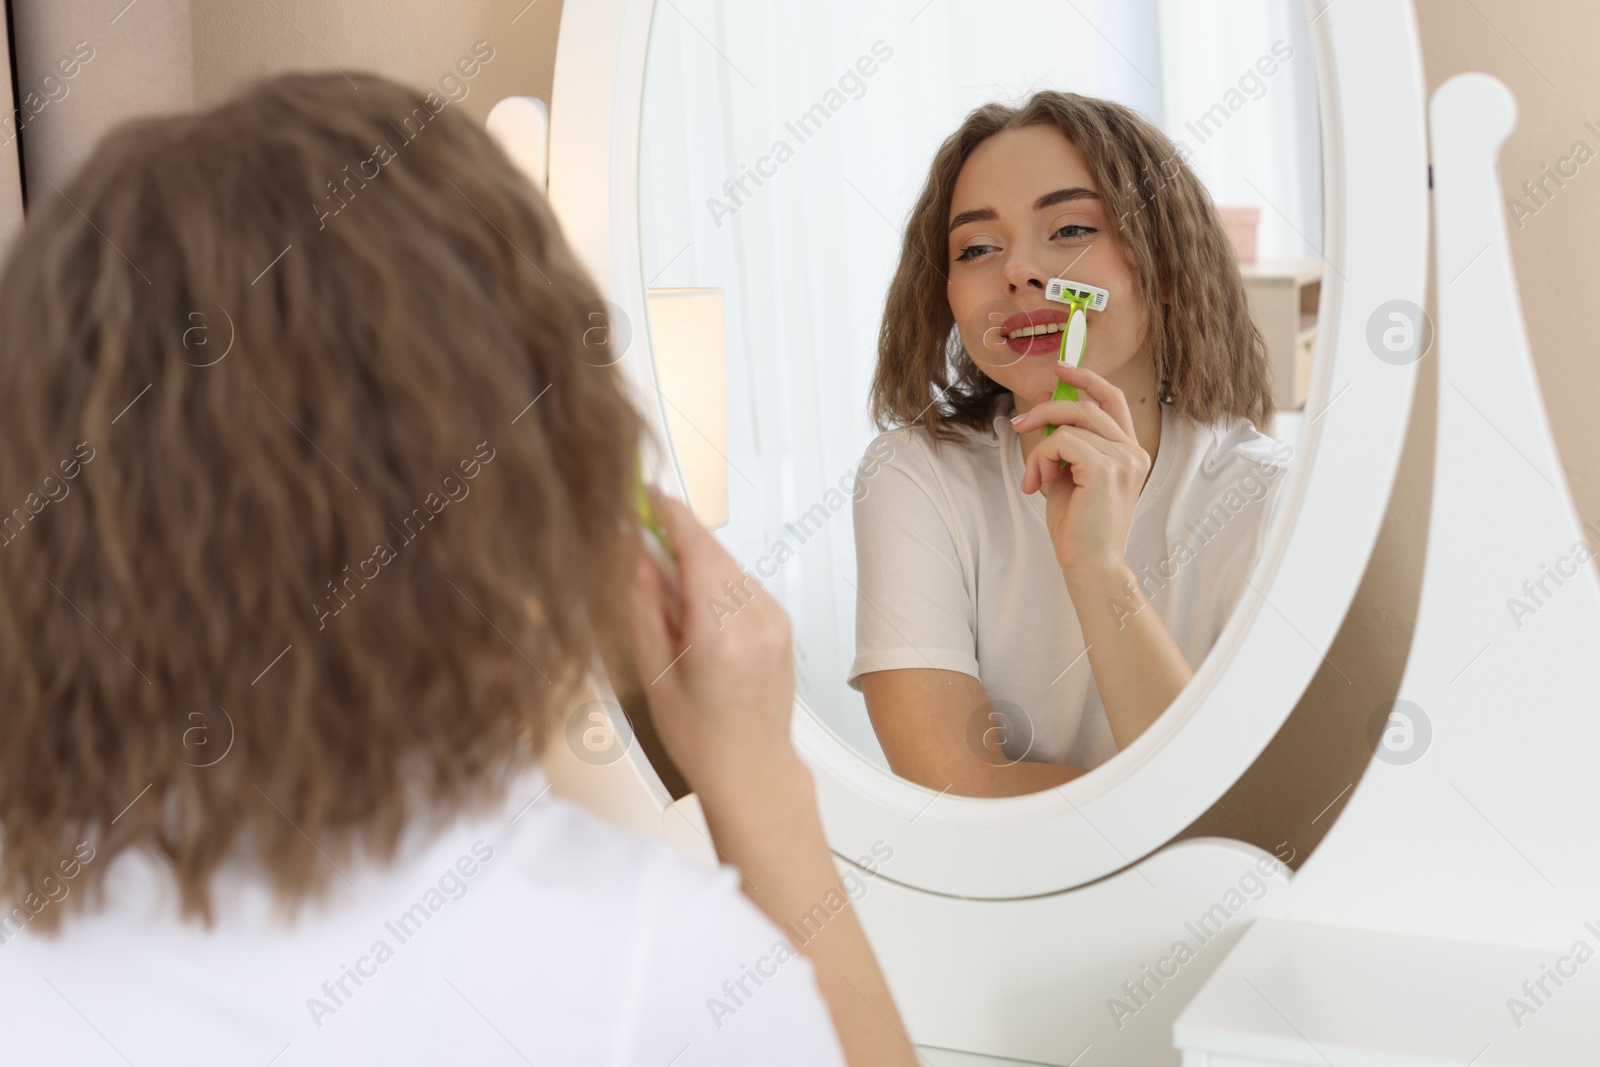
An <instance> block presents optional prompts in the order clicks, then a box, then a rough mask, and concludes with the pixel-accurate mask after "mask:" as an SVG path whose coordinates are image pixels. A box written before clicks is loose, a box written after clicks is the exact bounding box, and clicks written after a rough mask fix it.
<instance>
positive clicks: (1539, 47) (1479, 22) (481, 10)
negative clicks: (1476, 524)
mask: <svg viewBox="0 0 1600 1067" xmlns="http://www.w3.org/2000/svg"><path fill="white" fill-rule="evenodd" d="M193 6H194V49H195V81H196V91H197V94H198V97H199V100H200V103H201V104H202V105H204V104H207V103H210V102H212V101H214V100H216V99H218V98H220V97H221V96H223V95H224V94H226V93H227V92H228V91H229V90H230V89H232V88H233V86H235V85H236V84H238V83H239V82H241V81H244V80H248V79H250V78H253V77H256V76H259V75H263V74H267V73H271V72H274V71H278V70H282V69H288V68H295V67H312V68H323V69H325V68H327V67H328V66H330V65H337V66H340V67H345V68H364V69H370V70H375V71H378V72H380V73H385V74H389V75H391V76H394V77H398V78H400V79H402V80H405V81H409V82H411V83H413V84H415V85H417V86H419V87H423V86H429V85H432V84H435V83H436V81H437V79H438V77H439V76H440V75H441V74H442V73H444V72H445V71H446V69H447V68H448V67H449V66H450V65H451V64H452V63H453V62H454V61H455V59H456V58H457V57H458V56H460V55H462V54H464V53H465V52H466V51H467V50H468V49H469V48H470V47H471V45H472V43H473V42H474V41H477V40H484V41H487V42H489V43H490V44H491V45H492V46H493V47H494V48H495V52H496V58H495V59H494V61H493V62H492V63H491V64H490V65H489V66H488V67H486V68H485V70H484V72H483V73H482V74H481V75H480V76H479V77H478V78H477V79H476V81H475V84H474V87H473V91H472V93H471V95H470V96H468V97H467V99H466V100H465V101H464V105H465V106H466V107H467V108H468V109H469V111H471V113H472V114H474V115H476V116H477V117H478V118H480V119H481V118H482V117H483V116H484V115H485V114H487V111H488V108H489V106H490V105H491V104H492V103H493V102H494V101H496V100H498V99H499V98H500V97H502V96H506V95H512V94H522V95H531V96H537V97H540V98H541V99H545V100H548V99H549V91H550V84H551V74H552V70H553V66H554V56H555V38H556V28H557V25H558V23H559V21H560V3H559V0H539V2H537V3H535V4H534V5H533V6H532V7H531V8H528V9H527V10H526V11H524V10H523V2H522V0H460V2H456V3H451V4H448V5H444V4H439V5H435V4H431V3H426V2H423V0H404V2H400V0H394V2H388V3H379V2H375V0H336V2H329V0H275V4H255V3H252V4H241V3H239V2H238V0H193ZM280 12H281V14H280ZM519 12H522V13H521V14H520V17H519ZM1417 17H1418V22H1419V24H1420V27H1421V32H1422V41H1423V53H1424V62H1425V64H1426V67H1427V79H1428V88H1429V91H1430V92H1431V91H1432V90H1433V89H1434V88H1435V87H1437V86H1438V85H1439V84H1440V83H1441V82H1442V81H1444V80H1445V79H1447V78H1448V77H1450V76H1451V75H1453V74H1456V73H1459V72H1461V71H1465V70H1481V71H1487V72H1489V73H1491V74H1494V75H1496V76H1497V77H1499V78H1501V79H1502V80H1503V81H1505V82H1506V84H1508V85H1509V86H1510V87H1511V89H1512V91H1513V92H1515V93H1516V95H1517V98H1518V101H1519V102H1520V105H1521V110H1522V115H1521V123H1520V125H1519V127H1518V128H1517V130H1516V132H1515V133H1514V134H1513V135H1512V137H1511V139H1510V141H1509V142H1508V144H1507V146H1506V149H1505V153H1504V155H1503V157H1502V160H1501V173H1502V175H1503V176H1504V179H1505V183H1506V185H1507V187H1508V192H1509V191H1515V190H1517V189H1518V188H1519V187H1520V186H1521V184H1522V182H1523V181H1524V180H1527V179H1531V178H1535V177H1538V176H1539V175H1540V167H1541V165H1542V164H1546V163H1548V164H1551V165H1552V166H1553V165H1554V164H1555V162H1556V160H1557V159H1559V158H1561V157H1563V156H1566V155H1568V154H1569V153H1570V152H1571V150H1572V148H1573V144H1574V142H1575V141H1578V140H1583V141H1585V142H1587V143H1588V145H1589V147H1590V148H1592V149H1594V150H1595V151H1597V152H1600V134H1597V133H1596V132H1594V131H1591V130H1586V129H1585V128H1584V126H1583V123H1584V121H1585V120H1591V119H1592V120H1594V121H1595V124H1596V127H1597V128H1600V66H1596V65H1595V64H1594V63H1593V61H1592V59H1590V58H1588V57H1587V56H1586V55H1585V49H1586V48H1588V47H1589V46H1590V45H1591V43H1592V42H1594V41H1596V40H1600V5H1596V4H1594V3H1593V0H1541V3H1540V5H1539V7H1538V10H1537V12H1536V13H1535V12H1534V11H1533V10H1532V9H1530V8H1529V7H1528V6H1527V5H1526V4H1521V3H1514V2H1512V0H1473V2H1472V3H1469V4H1463V3H1461V2H1460V0H1418V3H1417ZM513 18H516V21H515V22H513V21H512V20H513ZM1585 102H1588V103H1590V104H1591V105H1592V106H1591V107H1590V108H1589V109H1588V110H1586V109H1585V107H1584V104H1585ZM1530 206H1536V205H1533V204H1532V203H1531V202H1530ZM1597 237H1600V161H1596V162H1595V163H1592V164H1590V165H1589V166H1587V167H1585V168H1583V169H1582V170H1581V171H1580V172H1579V173H1578V175H1577V177H1575V178H1574V179H1572V180H1571V181H1569V182H1568V183H1567V185H1566V187H1565V188H1562V189H1560V190H1558V191H1557V192H1556V193H1555V195H1554V196H1553V197H1551V198H1550V199H1549V203H1548V204H1547V205H1545V206H1542V207H1540V209H1539V211H1538V213H1537V214H1536V215H1534V216H1533V217H1531V218H1525V219H1523V220H1522V224H1521V226H1520V227H1517V226H1513V229H1512V235H1511V244H1512V252H1513V254H1514V256H1515V259H1516V269H1517V274H1518V277H1519V279H1520V282H1521V284H1520V288H1521V294H1522V301H1523V311H1524V315H1525V317H1526V320H1527V323H1528V331H1529V340H1530V341H1531V343H1532V346H1533V352H1534V360H1535V364H1536V369H1537V372H1538V375H1539V379H1540V381H1541V382H1542V383H1543V385H1544V389H1545V395H1546V404H1547V407H1548V410H1549V415H1550V421H1551V424H1552V426H1553V428H1554V431H1555V437H1556V444H1557V447H1558V448H1559V450H1560V452H1561V455H1562V459H1563V461H1564V466H1565V469H1566V473H1567V478H1568V481H1569V483H1570V485H1571V488H1572V493H1573V497H1574V498H1575V501H1576V504H1577V508H1578V511H1579V514H1580V516H1581V517H1582V518H1583V519H1585V520H1589V519H1595V518H1600V464H1596V463H1594V462H1593V459H1594V456H1595V453H1596V451H1597V450H1600V420H1595V419H1594V418H1593V417H1591V416H1589V415H1588V413H1587V412H1585V411H1584V410H1583V405H1584V404H1585V403H1588V402H1589V401H1590V400H1591V399H1592V398H1595V397H1600V359H1595V358H1593V357H1592V355H1591V348H1590V345H1592V343H1593V342H1592V339H1591V335H1590V330H1589V328H1588V327H1586V326H1585V323H1586V322H1588V320H1589V313H1590V311H1591V308H1592V306H1593V304H1594V303H1595V300H1596V297H1597V296H1600V254H1597V251H1596V247H1597V241H1596V238H1597ZM1430 290H1431V286H1430ZM1430 305H1431V299H1430ZM1431 310H1432V309H1431V306H1430V311H1431ZM1437 395H1438V376H1437V360H1436V358H1431V357H1430V358H1428V359H1425V360H1424V361H1423V363H1422V365H1421V374H1420V378H1419V387H1418V390H1417V398H1416V407H1415V410H1414V413H1413V418H1412V423H1411V426H1410V429H1409V433H1408V436H1407V442H1406V453H1405V460H1404V463H1403V465H1402V467H1401V470H1400V473H1399V478H1398V480H1397V482H1396V485H1395V489H1394V496H1393V499H1392V501H1391V504H1390V507H1389V512H1388V515H1387V517H1386V519H1385V521H1384V525H1383V529H1382V532H1381V534H1380V536H1379V541H1378V545H1377V549H1376V551H1375V553H1374V555H1373V559H1372V563H1371V565H1370V567H1369V568H1368V570H1367V574H1366V576H1365V578H1364V579H1363V582H1362V585H1361V587H1360V590H1359V591H1358V593H1357V595H1356V599H1355V604H1354V606H1353V607H1352V609H1351V613H1350V615H1349V617H1348V618H1347V619H1346V621H1345V624H1344V626H1343V628H1342V629H1341V630H1340V632H1339V634H1338V637H1337V638H1336V639H1335V641H1334V643H1333V645H1332V647H1331V648H1329V649H1327V650H1326V656H1325V659H1326V662H1325V664H1324V666H1323V667H1322V669H1321V670H1320V671H1319V672H1318V673H1317V676H1316V678H1315V679H1314V680H1313V682H1312V684H1311V687H1310V689H1309V690H1308V691H1307V692H1306V695H1305V697H1304V699H1303V700H1301V702H1300V704H1299V706H1298V707H1296V709H1295V711H1294V713H1293V714H1292V715H1291V716H1290V718H1289V721H1288V723H1287V725H1286V726H1285V728H1284V729H1283V731H1282V732H1281V733H1280V734H1279V736H1278V737H1277V738H1276V739H1275V740H1274V741H1273V743H1272V744H1271V745H1270V746H1269V747H1268V748H1267V750H1266V752H1264V753H1263V754H1262V756H1261V758H1260V759H1259V760H1257V761H1256V763H1255V765H1254V766H1253V767H1252V768H1251V769H1250V771H1249V772H1248V773H1247V774H1246V775H1245V776H1244V777H1243V778H1242V779H1241V780H1240V781H1239V782H1238V784H1237V785H1235V787H1234V788H1233V789H1232V790H1230V791H1229V792H1228V794H1227V795H1226V796H1224V797H1223V798H1222V799H1221V800H1219V801H1218V802H1217V803H1216V805H1215V806H1213V807H1212V809H1211V810H1210V811H1208V812H1206V813H1205V814H1204V815H1203V816H1201V817H1200V818H1199V819H1197V820H1196V821H1195V823H1194V824H1193V825H1192V826H1191V827H1190V828H1189V829H1188V830H1187V831H1185V836H1198V835H1207V834H1217V835H1223V836H1229V837H1237V838H1241V839H1243V840H1246V841H1250V842H1253V843H1255V844H1257V845H1260V846H1261V847H1263V848H1265V849H1267V850H1269V851H1271V850H1274V849H1276V848H1277V847H1278V846H1279V845H1280V844H1283V843H1286V844H1287V846H1288V847H1289V848H1292V849H1293V850H1294V852H1295V856H1296V859H1295V860H1294V862H1295V864H1296V865H1298V863H1299V862H1301V861H1303V860H1304V858H1305V856H1306V855H1307V854H1308V853H1309V852H1310V850H1311V849H1312V848H1313V847H1314V846H1315V845H1316V843H1317V842H1318V841H1319V840H1321V837H1322V835H1323V834H1324V833H1325V832H1326V831H1327V829H1328V827H1329V826H1330V825H1331V824H1332V823H1333V821H1334V820H1335V819H1336V818H1337V816H1338V814H1339V810H1340V807H1341V806H1342V805H1343V804H1344V803H1345V802H1346V801H1347V800H1348V799H1349V796H1350V793H1349V791H1348V790H1349V787H1350V786H1352V785H1353V784H1354V782H1355V781H1356V780H1357V779H1358V778H1359V777H1360V775H1361V772H1362V770H1363V768H1364V767H1365V765H1366V763H1367V760H1368V757H1369V752H1370V743H1369V742H1368V740H1367V738H1366V736H1365V734H1366V724H1367V721H1368V719H1369V718H1370V717H1371V715H1372V713H1373V712H1374V711H1375V710H1376V709H1377V708H1378V707H1379V706H1380V705H1382V704H1384V703H1385V702H1386V701H1388V700H1390V699H1392V698H1393V697H1394V694H1395V690H1396V688H1397V687H1398V685H1399V681H1400V673H1401V670H1402V668H1403V667H1404V664H1405V658H1406V654H1407V650H1408V646H1409V643H1410V632H1411V627H1412V624H1413V621H1414V619H1415V614H1416V605H1417V597H1418V590H1419V585H1420V577H1421V570H1422V556H1423V551H1424V547H1425V539H1426V536H1427V532H1428V502H1429V496H1430V484H1431V479H1432V471H1433V434H1434V414H1433V413H1434V406H1435V401H1436V397H1437ZM1492 502H1493V487H1491V486H1486V487H1485V506H1486V507H1488V506H1492ZM1506 710H1507V716H1508V728H1512V729H1514V728H1515V725H1514V722H1512V721H1510V720H1512V719H1514V716H1515V714H1516V709H1515V708H1508V709H1506Z"/></svg>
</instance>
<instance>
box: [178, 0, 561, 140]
mask: <svg viewBox="0 0 1600 1067" xmlns="http://www.w3.org/2000/svg"><path fill="white" fill-rule="evenodd" d="M190 2H191V6H192V8H193V11H194V56H195V58H194V71H195V75H194V77H195V91H196V94H197V96H198V98H199V102H200V105H201V106H202V107H204V106H206V105H209V104H213V103H216V102H217V101H219V100H221V99H222V98H224V97H226V96H227V95H228V94H229V93H230V92H232V91H233V90H234V89H235V88H236V87H238V86H240V85H242V84H244V83H246V82H250V81H253V80H255V79H256V78H260V77H264V76H266V75H269V74H276V73H279V72H281V71H285V70H328V69H330V68H334V69H339V70H344V71H351V70H364V71H371V72H373V73H376V74H383V75H387V76H388V77H391V78H394V79H396V80H398V81H402V82H405V83H407V84H409V85H413V86H415V87H417V88H418V89H429V88H437V87H438V85H439V80H440V78H442V77H444V76H445V75H446V74H448V73H449V72H450V70H451V68H452V66H453V65H454V64H455V62H456V60H458V59H461V58H462V57H464V56H467V55H469V54H470V52H471V50H472V46H473V44H474V43H475V42H477V41H484V42H487V43H488V45H489V46H490V47H491V48H493V49H494V58H493V59H492V60H490V61H489V62H488V63H487V64H485V65H484V66H483V68H482V70H481V71H480V73H478V74H477V76H475V77H474V78H472V79H471V81H470V82H468V83H467V86H468V90H467V93H466V95H465V96H461V97H459V99H455V100H454V102H456V103H459V104H460V105H461V106H462V107H464V108H465V109H466V110H467V113H468V114H470V115H472V116H473V117H474V118H476V119H477V120H478V121H479V122H482V121H483V120H484V119H486V118H487V117H488V115H489V108H490V107H492V106H493V105H494V103H495V102H496V101H497V100H499V99H501V98H502V97H506V96H533V97H537V98H539V99H540V100H549V99H550V81H551V75H552V74H553V73H554V71H555V55H556V27H557V26H558V25H559V24H560V22H561V0H535V2H533V3H529V0H446V2H432V0H272V2H270V3H256V2H251V3H241V2H240V0H190Z"/></svg>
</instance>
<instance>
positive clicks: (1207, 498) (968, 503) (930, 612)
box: [847, 393, 1293, 767]
mask: <svg viewBox="0 0 1600 1067" xmlns="http://www.w3.org/2000/svg"><path fill="white" fill-rule="evenodd" d="M1015 413H1016V409H1015V402H1014V398H1013V397H1012V396H1011V394H1010V393H1003V394H1001V395H1000V398H999V401H998V403H997V406H996V413H995V415H994V418H993V421H992V428H993V432H992V433H988V432H981V433H980V432H975V431H972V430H968V429H963V431H962V439H961V440H960V441H959V442H946V443H943V444H940V445H939V446H938V449H937V451H936V450H935V449H934V447H933V443H932V441H931V439H930V437H929V436H928V435H927V434H926V433H925V432H923V431H921V430H920V429H915V428H900V429H895V430H890V431H889V432H887V433H883V434H880V435H879V436H878V437H877V438H875V439H874V440H873V442H872V444H871V445H869V446H868V448H867V451H866V454H865V455H864V456H863V458H862V462H861V465H860V466H859V467H858V468H857V474H856V477H857V480H858V484H859V485H862V486H864V488H859V489H857V491H856V495H855V505H854V516H855V537H856V577H857V581H856V588H857V590H858V595H857V598H856V658H855V662H854V663H853V664H851V667H850V674H849V677H848V678H847V681H848V683H849V684H850V686H851V687H853V688H855V689H856V690H860V689H861V681H860V676H861V675H863V674H866V673H868V672H871V671H887V670H900V669H905V668H918V667H921V668H935V669H939V670H948V671H957V672H959V673H962V674H969V675H971V676H972V677H974V678H976V679H978V681H979V682H981V683H982V685H983V690H984V693H985V695H986V696H988V698H989V701H990V709H988V710H990V711H992V712H994V713H996V714H999V715H1002V716H1004V717H1005V718H1004V719H1003V720H1001V721H1002V722H1009V723H1010V724H1013V725H1011V726H1010V728H1007V729H1004V730H1002V732H1001V738H1002V746H1003V748H1004V751H1005V753H1006V755H1007V756H1008V757H1009V758H1011V759H1021V758H1024V757H1025V758H1026V759H1028V760H1030V761H1034V762H1040V763H1055V764H1060V765H1063V766H1069V767H1094V766H1097V765H1099V764H1101V763H1103V762H1105V761H1106V760H1108V759H1110V758H1111V757H1112V756H1113V755H1115V754H1116V751H1117V747H1116V743H1115V742H1114V741H1113V739H1112V736H1111V726H1110V723H1109V722H1108V721H1107V720H1106V713H1105V707H1104V705H1102V704H1101V702H1100V694H1099V691H1098V690H1097V689H1096V687H1095V684H1094V679H1093V676H1092V674H1091V672H1090V668H1089V657H1088V656H1087V655H1086V654H1084V640H1083V631H1082V630H1081V628H1080V626H1079V622H1078V614H1077V611H1076V610H1075V609H1074V607H1073V603H1072V600H1071V598H1070V597H1069V596H1068V594H1067V585H1066V579H1065V578H1063V577H1062V575H1061V569H1060V567H1059V565H1058V564H1057V563H1056V556H1055V550H1054V548H1053V547H1052V545H1051V542H1050V533H1049V530H1048V528H1047V526H1046V523H1045V498H1044V496H1043V495H1042V494H1040V493H1032V494H1028V495H1024V494H1023V492H1022V490H1021V488H1020V487H1021V485H1022V478H1023V456H1022V443H1021V438H1020V437H1019V436H1018V435H1017V433H1016V431H1015V430H1014V429H1013V428H1012V426H1011V423H1010V421H1009V419H1010V416H1012V415H1013V414H1015ZM1292 453H1293V448H1292V447H1290V446H1289V445H1288V444H1287V443H1286V442H1280V441H1276V440H1274V439H1273V438H1271V437H1268V436H1267V435H1266V434H1263V433H1261V432H1260V431H1259V430H1257V429H1256V428H1255V426H1254V425H1253V424H1252V423H1251V422H1250V421H1249V420H1247V419H1238V420H1234V421H1232V422H1230V423H1228V424H1226V425H1224V424H1215V425H1205V424H1199V423H1195V422H1193V421H1191V420H1189V419H1186V418H1183V417H1181V416H1179V415H1177V414H1176V413H1175V412H1174V411H1173V410H1172V406H1171V405H1170V404H1166V403H1163V404H1161V441H1160V444H1159V445H1158V446H1157V449H1156V457H1155V462H1154V464H1153V465H1152V467H1151V470H1150V475H1149V478H1148V479H1147V480H1146V482H1145V486H1144V489H1143V491H1142V492H1141V493H1140V494H1139V500H1138V503H1137V504H1136V505H1135V506H1134V511H1133V519H1132V522H1131V524H1130V526H1129V529H1128V542H1127V552H1126V555H1125V559H1126V560H1127V562H1128V565H1129V566H1130V567H1131V568H1132V570H1133V572H1134V575H1135V577H1136V578H1137V580H1138V583H1139V586H1140V589H1141V590H1142V591H1143V592H1144V594H1145V596H1146V597H1147V598H1148V599H1149V601H1150V603H1151V605H1152V606H1153V607H1154V609H1155V611H1156V612H1157V613H1158V614H1159V615H1160V617H1161V620H1162V621H1163V622H1164V623H1165V624H1166V627H1167V630H1168V632H1170V633H1171V634H1172V636H1173V638H1174V640H1175V641H1176V642H1177V645H1178V648H1179V649H1180V650H1181V651H1182V652H1183V655H1184V658H1185V659H1186V660H1187V661H1188V663H1189V666H1190V667H1191V668H1196V667H1198V666H1199V665H1200V662H1201V660H1203V659H1204V658H1205V656H1206V653H1207V652H1209V651H1210V649H1211V646H1212V644H1214V643H1215V641H1216V639H1217V635H1218V634H1219V633H1220V632H1221V631H1222V627H1223V625H1224V624H1225V623H1226V622H1227V620H1228V617H1229V616H1230V614H1231V613H1232V611H1233V608H1234V606H1235V605H1236V604H1237V603H1238V602H1239V599H1240V596H1241V594H1242V593H1243V592H1244V591H1245V588H1246V586H1245V579H1246V578H1247V577H1248V576H1249V574H1250V572H1251V570H1252V569H1253V568H1254V566H1255V562H1256V559H1257V558H1258V556H1259V553H1260V550H1261V546H1262V544H1263V540H1264V536H1265V533H1266V530H1267V527H1268V524H1269V520H1270V518H1271V515H1272V511H1273V508H1274V506H1275V504H1276V500H1277V495H1278V494H1277V487H1278V486H1279V485H1280V484H1282V482H1283V481H1284V478H1283V472H1284V470H1285V465H1286V463H1287V460H1288V458H1289V456H1290V455H1292ZM1106 610H1110V608H1109V607H1108V608H1107V609H1106ZM1147 610H1148V609H1147ZM972 712H973V717H972V722H976V723H978V725H979V728H981V727H982V726H983V725H985V724H986V723H989V722H993V721H995V720H993V719H990V718H988V716H987V712H986V709H984V708H982V707H977V708H973V709H972ZM970 725H971V723H969V726H970ZM1030 726H1031V734H1032V736H1031V738H1030V737H1029V736H1028V735H1029V733H1030V730H1029V727H1030Z"/></svg>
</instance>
